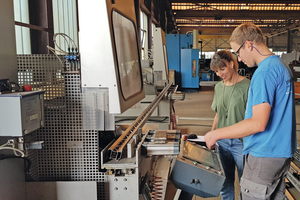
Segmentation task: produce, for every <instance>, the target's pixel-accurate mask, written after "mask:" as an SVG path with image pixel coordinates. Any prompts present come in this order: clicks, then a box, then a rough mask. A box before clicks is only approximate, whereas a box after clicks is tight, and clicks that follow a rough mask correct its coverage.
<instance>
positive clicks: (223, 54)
mask: <svg viewBox="0 0 300 200" xmlns="http://www.w3.org/2000/svg"><path fill="white" fill-rule="evenodd" d="M231 61H232V62H233V68H234V69H235V71H236V72H237V71H238V69H239V64H238V62H237V60H236V59H235V58H234V57H233V55H232V53H231V52H230V51H229V50H227V49H226V50H221V51H218V52H216V53H215V55H214V56H213V57H212V59H211V62H210V69H211V70H213V71H216V70H217V69H219V68H223V67H227V65H228V64H229V63H230V62H231Z"/></svg>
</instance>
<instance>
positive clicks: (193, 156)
mask: <svg viewBox="0 0 300 200" xmlns="http://www.w3.org/2000/svg"><path fill="white" fill-rule="evenodd" d="M183 156H184V157H185V158H188V159H190V160H192V161H196V162H198V163H201V164H203V165H206V166H209V167H212V168H214V169H216V170H220V166H219V162H218V158H217V156H216V154H215V153H213V152H211V151H210V150H208V149H204V148H203V147H202V146H199V145H195V144H192V143H190V142H186V144H185V146H184V148H183Z"/></svg>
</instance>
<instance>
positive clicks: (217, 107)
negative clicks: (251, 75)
mask: <svg viewBox="0 0 300 200" xmlns="http://www.w3.org/2000/svg"><path fill="white" fill-rule="evenodd" d="M249 87H250V80H249V79H247V78H244V79H243V80H241V81H240V82H238V83H236V84H235V86H234V85H231V86H226V85H224V83H223V81H221V82H219V83H217V85H216V86H215V95H214V100H213V103H212V105H211V108H212V110H214V111H215V112H217V113H218V125H217V128H223V127H227V126H231V125H233V124H236V123H237V122H239V121H241V120H243V119H244V117H245V110H246V104H247V99H248V89H249ZM226 110H227V112H226Z"/></svg>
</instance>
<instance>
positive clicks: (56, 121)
mask: <svg viewBox="0 0 300 200" xmlns="http://www.w3.org/2000/svg"><path fill="white" fill-rule="evenodd" d="M61 59H62V60H63V57H61ZM18 79H19V84H20V86H22V85H32V87H33V90H37V89H42V90H45V99H44V105H45V126H44V127H43V128H41V129H39V130H37V131H35V132H33V133H32V134H30V135H29V136H26V138H25V141H26V142H29V141H32V142H34V141H44V147H43V149H42V150H30V151H29V158H30V159H31V161H32V167H31V169H30V172H29V175H30V176H29V177H30V178H27V181H31V180H30V179H33V180H35V181H97V182H98V199H105V186H104V182H106V176H105V174H104V173H101V172H99V170H98V169H99V162H98V160H99V147H98V131H96V130H84V129H83V124H82V106H81V105H82V93H81V90H80V80H81V79H80V73H79V72H78V73H76V72H74V73H64V65H63V64H62V63H60V61H59V60H58V59H57V58H56V57H55V56H54V55H18Z"/></svg>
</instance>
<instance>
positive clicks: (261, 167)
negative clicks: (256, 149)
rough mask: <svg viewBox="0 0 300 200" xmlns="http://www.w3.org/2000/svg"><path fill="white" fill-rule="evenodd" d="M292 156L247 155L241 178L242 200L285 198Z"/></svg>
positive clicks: (280, 199) (276, 199) (277, 199)
mask: <svg viewBox="0 0 300 200" xmlns="http://www.w3.org/2000/svg"><path fill="white" fill-rule="evenodd" d="M290 163H291V158H267V157H254V156H251V155H249V154H248V155H246V156H245V166H244V172H243V176H242V178H241V196H242V200H256V199H265V200H283V199H284V197H285V194H284V193H285V178H286V173H287V171H288V170H289V168H290Z"/></svg>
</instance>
